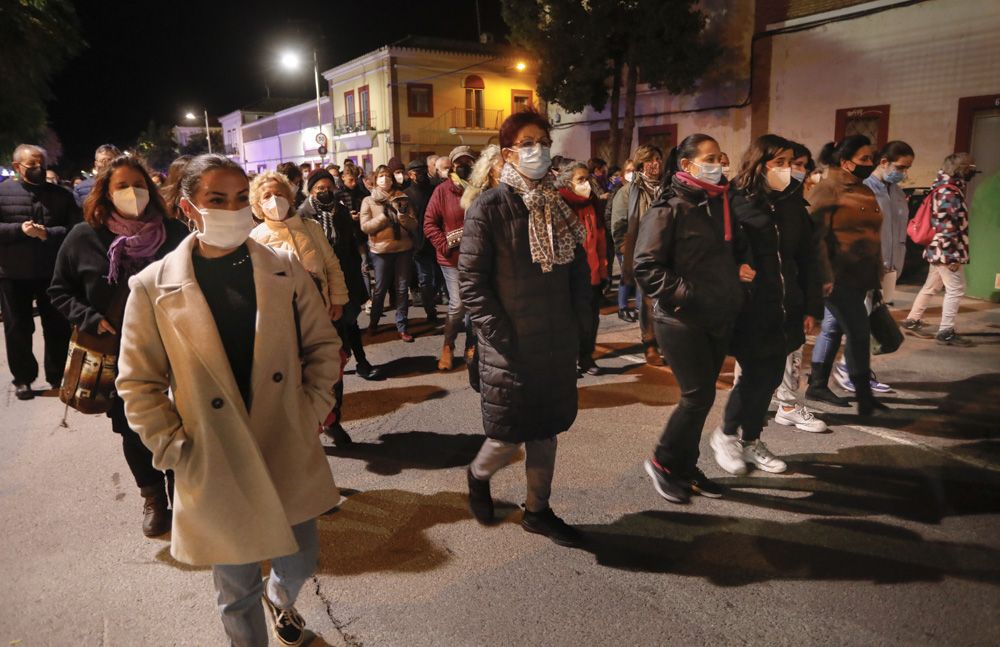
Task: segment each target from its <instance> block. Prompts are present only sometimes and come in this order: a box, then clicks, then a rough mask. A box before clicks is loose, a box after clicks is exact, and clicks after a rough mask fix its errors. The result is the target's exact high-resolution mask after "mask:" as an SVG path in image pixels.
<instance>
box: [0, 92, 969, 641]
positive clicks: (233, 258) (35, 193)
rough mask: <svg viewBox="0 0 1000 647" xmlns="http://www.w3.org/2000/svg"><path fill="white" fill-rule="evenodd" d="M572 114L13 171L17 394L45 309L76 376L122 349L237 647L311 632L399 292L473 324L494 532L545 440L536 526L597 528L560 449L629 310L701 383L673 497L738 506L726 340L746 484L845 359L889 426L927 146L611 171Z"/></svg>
mask: <svg viewBox="0 0 1000 647" xmlns="http://www.w3.org/2000/svg"><path fill="white" fill-rule="evenodd" d="M551 130H552V128H551V125H550V124H549V122H548V121H547V119H546V118H545V117H544V116H543V115H541V114H539V113H537V112H532V111H527V112H521V113H517V114H514V115H512V116H510V117H509V118H508V119H507V120H506V121H505V122H504V123H503V125H502V126H501V128H500V131H499V137H498V140H499V141H498V144H497V145H491V146H488V147H486V148H485V149H484V150H482V151H479V152H476V151H473V150H471V149H470V148H469V147H467V146H458V147H456V148H455V149H453V150H452V151H450V153H449V154H448V155H442V156H433V158H428V159H417V160H413V161H411V162H410V163H409V164H407V165H405V166H404V165H403V164H402V163H400V162H398V160H392V161H391V162H390V163H389V164H386V165H382V166H379V167H377V168H375V169H374V170H373V171H372V172H371V173H366V172H365V171H364V169H362V168H359V167H357V166H355V165H354V164H351V163H347V162H345V163H344V165H343V166H340V165H336V164H331V165H329V166H327V167H325V168H315V169H314V168H308V167H307V168H302V167H299V166H297V165H295V164H293V163H287V164H282V165H281V166H279V167H278V169H277V170H275V171H268V172H263V173H260V174H256V175H254V176H253V177H250V176H248V174H247V173H246V172H245V171H244V170H243V168H242V167H240V166H239V165H238V164H236V163H234V162H232V161H231V160H229V159H227V158H226V157H224V156H220V155H201V156H197V157H194V158H191V157H183V158H179V159H178V160H176V161H175V162H174V163H173V164H172V165H171V166H170V168H169V169H168V171H167V173H166V175H165V176H160V175H158V174H154V173H153V172H151V171H150V170H149V169H148V168H147V167H146V165H145V164H144V163H143V162H142V160H140V159H139V158H137V157H135V156H128V155H122V154H121V152H120V151H118V150H117V149H115V148H114V147H113V146H110V145H105V146H102V147H100V148H99V149H98V150H97V151H96V155H95V164H94V168H95V174H94V176H93V178H91V179H90V180H87V181H86V182H82V183H80V184H79V185H78V186H76V187H75V188H74V189H73V190H72V191H70V190H67V189H66V188H63V187H60V186H58V185H57V184H54V183H52V182H50V181H48V180H47V176H46V173H47V164H46V153H45V151H44V150H43V149H41V148H40V147H38V146H33V145H28V144H25V145H22V146H19V147H18V148H17V149H16V150H15V151H14V155H13V165H14V168H15V170H16V171H17V173H18V174H19V179H18V180H16V181H7V182H3V183H2V184H0V306H2V311H3V319H4V333H5V341H6V349H7V358H8V362H9V365H10V370H11V372H12V374H13V381H14V385H15V389H16V395H17V397H18V398H19V399H22V400H27V399H30V398H32V397H33V396H34V394H35V392H34V391H33V383H34V382H35V381H36V379H37V378H38V363H37V360H36V359H35V357H34V356H33V354H32V350H31V349H32V343H31V339H32V334H33V332H34V317H33V312H32V307H33V303H35V304H37V307H38V314H39V316H40V318H41V323H42V328H43V333H44V341H45V352H44V371H45V379H46V381H47V382H49V383H50V384H51V385H52V386H53V387H56V388H58V387H60V385H61V384H62V383H63V377H64V371H68V370H69V369H68V368H67V364H66V361H65V359H66V356H67V348H68V347H69V345H70V340H71V336H72V339H73V340H74V343H76V341H78V337H77V336H78V335H80V336H82V335H84V334H86V335H91V336H98V337H101V336H105V337H106V338H109V339H113V340H114V341H115V345H116V347H117V351H116V356H117V381H116V383H115V385H116V396H115V397H113V404H112V406H111V408H110V410H109V411H108V412H107V415H108V417H110V419H111V428H112V430H113V431H114V432H115V433H118V434H119V435H120V436H121V439H122V446H123V454H124V457H125V460H126V462H127V464H128V466H129V468H130V470H131V472H132V475H133V477H134V479H135V482H136V485H137V486H138V487H139V489H140V492H141V494H142V497H143V501H144V508H143V520H142V531H143V533H144V534H145V535H147V536H157V535H161V534H164V533H165V532H167V531H168V530H172V538H171V539H172V544H171V552H172V555H173V556H174V557H175V558H176V559H178V560H180V561H182V562H185V563H188V564H194V565H210V566H211V567H212V569H213V577H214V582H215V586H216V589H217V591H218V595H219V606H220V611H221V614H222V619H223V624H224V626H225V629H226V632H227V634H228V636H229V637H230V640H231V641H232V643H233V644H236V645H253V644H264V643H266V641H267V626H266V624H265V620H264V613H263V611H266V612H267V613H268V614H269V615H270V618H271V623H272V629H273V631H274V633H275V635H276V636H277V637H278V638H279V640H280V641H281V642H282V643H283V644H297V642H296V641H297V640H301V636H302V631H303V628H304V621H303V619H302V618H301V616H300V615H299V614H298V613H297V612H296V610H295V606H294V603H295V598H296V595H297V593H298V591H299V589H300V588H301V586H302V585H303V583H304V581H305V579H306V578H307V577H309V576H310V575H311V574H312V573H313V570H314V569H315V565H316V560H317V556H318V540H317V534H316V522H315V520H316V518H317V517H318V516H319V515H321V514H322V513H324V512H326V511H327V510H330V509H331V508H333V507H334V506H335V505H336V504H337V501H338V492H337V489H336V486H335V484H334V480H333V477H332V474H331V470H330V466H329V463H328V461H327V458H326V456H325V454H324V452H323V449H322V446H321V443H320V440H319V434H320V433H325V434H327V435H328V436H330V437H331V438H332V440H333V442H334V443H336V444H337V445H346V444H349V443H351V437H350V435H349V434H348V432H347V430H345V429H344V428H343V426H342V425H341V420H342V411H341V407H342V405H343V395H344V368H345V366H346V364H347V362H348V361H349V360H350V358H351V357H353V358H354V361H355V364H356V374H357V375H358V376H359V377H361V378H363V379H366V380H377V379H382V378H383V377H384V375H383V371H382V370H380V367H378V366H373V365H372V364H371V363H370V362H369V361H368V358H367V355H366V352H365V343H366V341H370V340H371V339H372V337H374V336H375V335H378V334H379V333H380V328H379V325H380V320H381V318H382V315H383V313H384V309H385V307H386V300H387V298H388V299H389V301H390V307H392V308H393V309H394V316H395V334H396V335H398V338H399V340H400V341H402V342H404V343H407V342H412V341H413V340H414V336H415V334H417V330H416V328H417V327H415V326H413V325H412V324H411V320H410V317H409V312H410V304H411V300H413V301H418V302H419V307H420V308H422V309H423V311H424V314H425V322H426V323H428V324H430V326H429V327H428V326H423V325H422V326H420V327H419V330H420V332H419V334H425V335H427V334H433V335H437V334H441V335H442V342H441V354H440V358H439V361H438V368H439V369H440V370H441V371H451V370H454V367H455V363H456V358H455V344H456V341H457V340H458V337H459V335H460V334H461V333H462V332H463V331H464V333H465V338H464V347H463V351H462V353H461V355H460V356H461V357H462V358H464V360H465V365H466V366H467V367H468V370H469V378H470V382H471V383H472V384H473V386H474V388H476V390H478V391H479V392H480V394H481V410H482V420H483V427H484V431H485V436H486V438H485V440H484V442H483V445H482V448H481V449H480V450H479V452H478V454H477V455H476V457H475V459H474V460H473V461H472V463H471V464H470V465H469V467H468V469H467V473H466V477H467V485H468V491H469V506H470V510H471V512H472V514H473V516H474V517H475V518H476V519H477V520H478V521H479V522H481V523H483V524H489V523H492V522H493V521H494V507H493V500H492V497H491V494H490V478H491V476H492V475H493V474H494V473H496V472H497V471H498V470H499V469H501V468H503V467H504V466H506V465H508V464H509V463H510V460H511V458H512V457H513V456H514V454H515V453H516V452H517V451H518V450H519V448H520V447H522V446H523V447H524V449H525V455H526V459H525V474H526V490H527V495H526V501H525V512H524V516H523V520H522V522H521V525H522V527H523V528H524V529H525V530H526V531H528V532H532V533H538V534H541V535H544V536H546V537H549V538H550V539H552V540H553V541H555V542H557V543H559V544H562V545H569V546H573V545H578V544H580V543H581V542H582V541H583V537H582V536H581V533H580V532H579V531H578V530H577V529H576V528H574V527H573V526H572V525H570V524H568V523H566V522H565V521H563V520H562V519H561V518H560V517H559V516H557V515H556V514H555V513H554V512H553V510H552V507H551V506H550V503H549V500H550V497H551V489H552V478H553V473H554V469H555V462H556V449H557V437H558V435H559V434H560V433H562V432H564V431H567V430H568V429H570V427H571V426H572V425H573V423H574V421H575V419H576V416H577V382H578V380H579V379H581V377H583V376H586V375H600V374H601V372H602V369H601V367H600V366H599V365H598V364H597V362H596V361H595V355H597V344H596V340H597V332H598V327H599V325H600V316H599V315H600V309H601V307H602V305H603V304H604V301H605V299H606V298H609V297H610V299H611V303H613V304H615V305H616V309H617V313H618V317H619V318H620V319H622V320H623V321H624V322H627V323H630V324H631V323H638V326H637V327H638V340H637V341H638V342H640V343H641V344H642V345H643V348H644V353H645V357H646V361H647V362H648V364H650V365H652V366H663V365H664V364H665V365H667V366H669V370H671V371H672V372H673V375H674V377H675V378H676V380H677V382H678V384H679V386H680V392H681V398H680V401H679V403H678V404H677V406H676V408H675V409H674V410H673V412H672V413H671V414H670V416H669V419H668V420H667V421H666V424H665V427H664V430H663V433H662V435H661V437H660V439H659V442H658V443H657V445H656V447H655V449H654V451H653V454H652V456H651V457H650V458H649V460H647V461H646V463H645V469H646V471H647V473H648V474H649V476H650V478H651V480H652V483H653V486H654V487H655V490H656V492H658V493H659V494H660V495H661V496H662V497H663V498H665V499H666V500H668V501H670V502H673V503H687V502H688V501H689V500H690V499H691V497H692V496H693V495H702V496H709V497H719V496H722V495H723V488H722V487H721V486H720V485H718V484H717V483H715V482H713V481H712V480H711V479H710V478H708V477H707V476H706V475H705V473H704V472H703V471H702V469H701V468H700V467H699V441H700V439H701V436H702V433H703V428H704V426H705V422H706V419H707V416H708V414H709V411H710V409H711V407H712V405H713V403H714V400H715V397H716V391H717V386H716V384H717V379H718V377H719V375H720V371H721V370H722V366H723V362H724V360H725V358H726V357H727V356H734V357H735V358H736V361H737V375H736V378H735V381H734V385H733V388H732V390H731V391H730V393H729V395H728V400H727V402H726V405H725V412H724V420H723V423H722V424H721V425H720V426H719V427H718V428H717V429H715V430H714V431H712V432H711V435H710V447H711V448H712V451H713V454H714V459H715V461H716V462H717V463H718V465H719V466H720V467H721V468H722V469H723V470H725V471H726V472H729V473H733V474H744V473H746V472H747V471H748V469H749V468H751V467H752V468H754V469H758V470H763V471H765V472H772V473H775V472H782V471H784V470H785V469H786V464H785V462H784V461H782V460H781V458H780V457H778V456H775V455H774V454H773V453H772V452H771V451H770V450H769V449H768V447H767V445H766V444H765V443H764V441H763V440H762V433H763V431H764V430H765V428H766V426H767V418H768V415H769V414H768V411H769V406H770V404H771V403H772V402H776V411H775V414H774V419H775V421H776V422H778V423H779V424H781V425H787V426H794V427H796V428H798V429H801V430H804V431H809V432H820V431H825V430H826V425H825V423H823V421H822V420H820V419H819V418H818V417H817V416H816V414H815V413H814V412H813V411H811V410H810V409H808V408H807V407H806V405H805V402H806V401H808V400H813V401H820V402H823V403H827V404H832V405H836V406H848V405H849V401H848V400H847V399H846V398H844V397H842V396H840V395H838V394H836V393H835V392H834V391H833V390H832V389H831V388H830V377H831V375H833V376H834V377H835V379H836V380H837V382H838V384H839V385H840V386H842V387H843V388H844V390H846V391H848V392H851V393H853V394H854V397H855V399H856V402H857V409H858V414H859V415H860V416H863V417H867V416H871V415H873V414H875V413H876V412H877V411H879V410H881V409H884V408H885V405H884V404H883V403H881V402H880V401H879V400H878V399H877V398H876V396H875V393H877V392H880V391H884V390H887V389H889V388H891V387H889V386H888V385H885V384H883V383H881V382H879V381H878V379H877V378H876V377H875V375H874V373H873V372H872V371H871V366H870V359H871V351H870V348H871V345H870V339H869V338H870V330H869V310H870V309H871V307H872V304H873V303H874V302H878V301H879V300H880V299H881V300H884V301H886V302H891V301H892V299H893V298H894V290H895V282H896V279H897V278H898V275H899V273H900V271H901V270H902V263H903V257H904V256H905V241H906V223H907V218H908V215H909V209H908V207H907V202H906V196H905V194H904V193H903V191H902V190H901V189H900V187H899V183H900V182H901V181H902V180H903V179H905V178H906V177H907V171H908V169H909V168H910V166H911V165H912V164H913V160H914V156H915V153H914V151H913V149H912V148H911V147H910V146H908V145H907V144H906V143H905V142H902V141H893V142H889V143H888V144H886V145H885V146H883V147H882V149H881V150H876V149H875V148H874V147H873V145H872V143H871V142H870V141H869V140H868V139H867V138H865V137H863V136H860V135H853V136H850V137H847V138H845V139H844V140H843V141H841V142H837V143H835V144H834V143H831V144H829V145H827V146H826V147H824V149H823V151H822V152H821V153H820V154H819V155H818V156H817V157H816V158H815V159H814V157H813V156H812V154H811V153H810V151H809V150H808V149H806V148H805V147H804V146H802V145H801V144H799V143H796V142H793V141H790V140H788V139H785V138H783V137H781V136H778V135H773V134H769V135H764V136H762V137H759V138H757V139H756V140H754V141H753V142H752V143H751V145H750V147H749V148H748V149H747V151H745V152H744V153H743V155H742V157H741V159H740V161H739V162H738V165H737V166H736V167H735V168H730V167H729V163H730V162H729V158H728V156H727V155H726V153H725V152H723V151H722V150H721V149H720V147H719V144H718V142H717V141H716V140H715V139H714V138H713V137H711V136H709V135H707V134H701V133H695V134H691V135H688V136H687V137H685V138H684V139H683V141H681V142H680V143H679V144H678V145H677V146H676V147H675V148H673V149H672V150H670V151H662V150H660V149H658V148H657V147H656V146H652V145H643V146H640V147H639V148H638V149H637V150H636V151H635V152H634V153H633V155H632V156H631V158H630V159H628V160H627V161H626V162H625V163H624V164H623V165H622V166H621V167H620V168H617V167H612V168H609V167H608V164H607V163H606V162H604V161H603V160H600V159H590V160H586V161H578V160H570V159H565V158H558V157H553V156H552V139H551ZM975 172H976V169H975V165H974V163H973V160H972V159H971V157H970V156H969V155H967V154H956V155H951V156H949V157H948V158H947V159H945V160H944V163H943V165H942V167H941V170H940V172H939V174H938V178H937V180H936V182H935V184H934V186H933V187H932V193H931V196H930V198H929V199H930V200H931V201H932V208H933V220H932V224H933V227H934V231H935V233H934V237H933V240H932V242H931V243H930V245H929V246H928V247H927V249H926V253H925V259H926V261H927V262H928V264H929V269H930V271H929V275H928V279H927V282H926V284H925V285H924V288H923V289H922V290H921V291H920V294H919V295H918V297H917V299H916V301H915V303H914V304H913V308H912V310H911V311H910V313H909V315H908V317H907V319H906V321H905V322H904V324H903V325H904V327H905V328H906V329H908V330H910V331H912V332H914V333H915V334H919V335H922V336H925V337H928V336H929V335H928V334H927V333H924V332H923V331H922V329H923V328H925V327H926V325H927V324H926V322H924V321H923V319H922V317H923V315H924V313H925V312H926V308H927V305H928V300H929V299H930V298H931V296H932V295H933V294H935V293H936V292H937V291H938V290H940V288H942V287H944V289H945V291H946V294H945V299H944V312H943V315H942V317H941V321H940V326H939V331H938V333H937V335H936V338H937V341H938V342H939V343H942V344H949V345H959V346H964V345H968V344H969V342H968V341H967V340H966V339H965V338H963V337H962V336H961V335H959V334H958V332H957V331H956V328H955V319H956V313H957V309H958V308H957V306H958V300H959V299H960V297H961V296H962V294H963V293H964V277H963V272H962V265H964V264H966V263H968V260H969V256H968V212H967V208H966V206H965V202H964V191H965V187H966V182H968V181H969V180H970V179H971V178H972V177H973V176H974V174H975ZM616 266H617V267H618V268H619V270H620V279H619V282H618V285H617V286H616V288H615V290H614V291H612V289H611V288H612V276H613V274H614V272H613V268H615V267H616ZM445 304H446V306H447V310H446V314H445V316H444V317H443V321H441V316H440V315H439V314H438V306H439V305H445ZM366 312H367V313H368V324H367V331H366V332H364V333H363V332H362V327H361V325H360V321H361V320H362V315H363V314H364V313H366ZM817 331H818V334H817V338H816V344H815V348H814V349H813V350H812V359H811V366H812V370H811V372H810V375H809V377H808V386H807V388H806V390H805V392H804V393H803V392H802V391H801V381H802V364H803V348H804V346H805V344H806V336H807V335H809V334H812V333H814V332H817ZM844 336H846V339H847V342H846V345H845V348H844V353H843V361H842V362H838V361H837V357H838V352H839V347H840V344H841V339H842V337H844ZM81 338H82V337H81ZM267 559H271V571H270V575H269V576H268V578H266V579H262V578H261V569H260V562H261V561H263V560H267ZM261 602H263V606H262V604H261Z"/></svg>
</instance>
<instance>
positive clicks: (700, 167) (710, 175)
mask: <svg viewBox="0 0 1000 647" xmlns="http://www.w3.org/2000/svg"><path fill="white" fill-rule="evenodd" d="M691 166H693V167H694V168H693V169H691V170H692V171H694V170H697V173H692V174H691V175H692V176H694V177H695V178H697V179H699V180H701V181H702V182H708V183H709V184H718V183H719V180H721V179H722V164H708V163H705V164H699V163H698V162H694V161H692V162H691Z"/></svg>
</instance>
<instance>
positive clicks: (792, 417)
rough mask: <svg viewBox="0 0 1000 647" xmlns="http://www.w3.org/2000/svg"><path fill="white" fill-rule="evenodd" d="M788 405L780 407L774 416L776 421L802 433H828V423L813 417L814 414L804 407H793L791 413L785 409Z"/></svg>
mask: <svg viewBox="0 0 1000 647" xmlns="http://www.w3.org/2000/svg"><path fill="white" fill-rule="evenodd" d="M785 406H786V405H781V404H779V405H778V411H777V413H775V414H774V421H775V422H776V423H778V424H779V425H785V426H786V427H795V428H796V429H801V430H802V431H811V432H812V433H814V434H818V433H822V432H824V431H826V423H825V422H823V421H822V420H820V419H819V418H817V417H816V416H815V415H813V412H812V411H810V410H809V409H807V408H806V407H804V406H798V405H796V406H793V407H792V410H791V411H788V410H787V409H785Z"/></svg>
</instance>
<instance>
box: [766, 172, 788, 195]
mask: <svg viewBox="0 0 1000 647" xmlns="http://www.w3.org/2000/svg"><path fill="white" fill-rule="evenodd" d="M791 181H792V167H790V166H784V167H781V168H769V169H767V186H769V187H771V189H772V190H774V191H784V190H785V189H787V188H788V185H789V184H790V183H791Z"/></svg>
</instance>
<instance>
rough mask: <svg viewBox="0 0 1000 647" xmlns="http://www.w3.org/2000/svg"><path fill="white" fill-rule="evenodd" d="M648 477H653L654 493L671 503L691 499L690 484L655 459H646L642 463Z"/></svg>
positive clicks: (684, 501)
mask: <svg viewBox="0 0 1000 647" xmlns="http://www.w3.org/2000/svg"><path fill="white" fill-rule="evenodd" d="M644 466H645V468H646V473H647V474H649V478H651V479H653V487H654V488H656V493H657V494H659V495H660V496H662V497H663V498H664V499H666V500H667V501H670V502H671V503H687V502H688V501H690V500H691V491H690V484H689V483H688V482H687V481H685V480H684V479H681V478H678V477H676V476H674V475H673V474H671V473H670V470H668V469H664V468H663V467H661V466H660V464H659V463H657V462H656V461H655V460H647V461H646V462H645V464H644Z"/></svg>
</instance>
